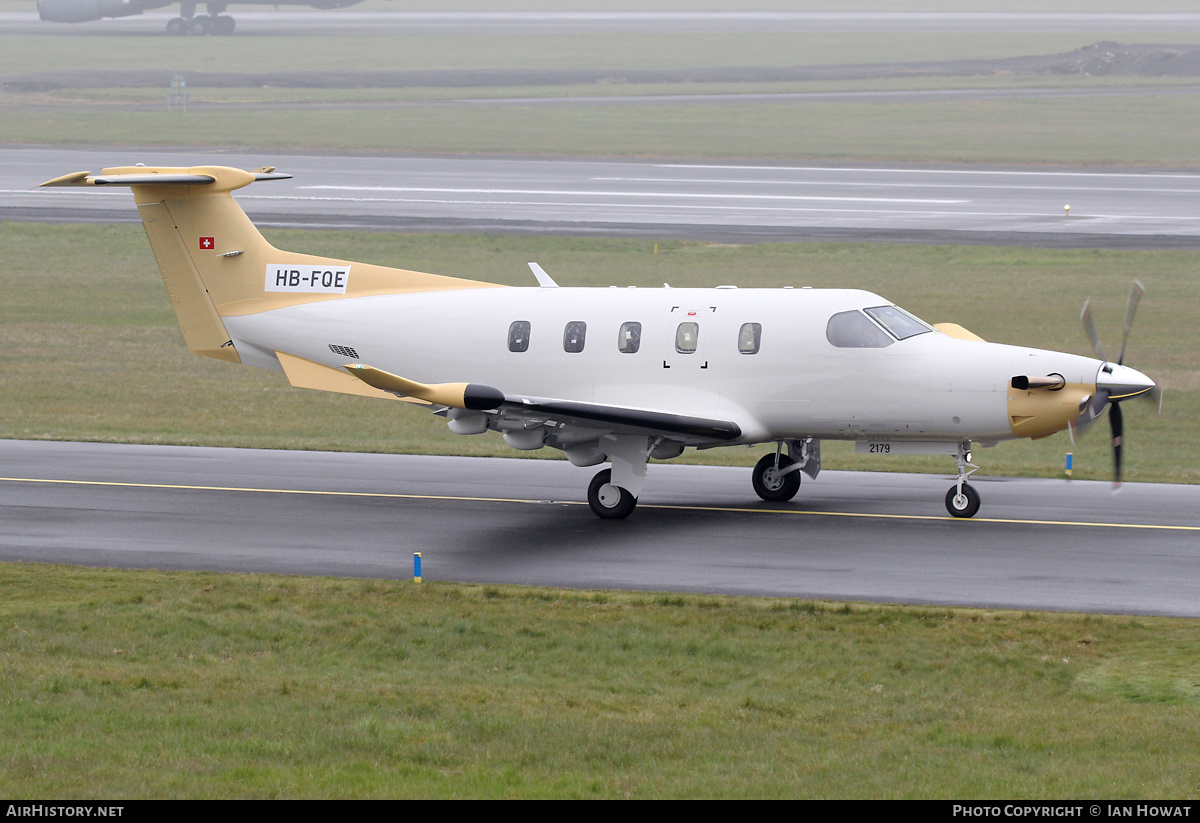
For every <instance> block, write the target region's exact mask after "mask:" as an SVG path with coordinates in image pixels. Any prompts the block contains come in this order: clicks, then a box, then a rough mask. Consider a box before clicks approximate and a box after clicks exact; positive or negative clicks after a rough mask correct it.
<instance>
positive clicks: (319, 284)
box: [42, 166, 496, 363]
mask: <svg viewBox="0 0 1200 823" xmlns="http://www.w3.org/2000/svg"><path fill="white" fill-rule="evenodd" d="M290 176H291V175H287V174H277V173H275V172H274V169H273V168H263V169H259V170H258V171H257V172H248V171H243V170H241V169H234V168H228V167H225V166H194V167H191V168H165V167H154V168H152V167H146V166H124V167H117V168H109V169H104V170H103V171H102V172H100V173H99V174H92V173H91V172H75V173H74V174H68V175H64V176H63V177H59V178H56V179H54V180H51V181H49V182H48V183H43V184H42V185H43V186H129V187H130V188H131V189H132V191H133V196H134V201H135V202H136V203H137V207H138V211H139V212H140V213H141V216H142V224H143V226H144V227H145V229H146V236H147V237H148V238H149V240H150V246H151V247H152V248H153V250H154V257H155V259H156V260H157V262H158V268H159V271H160V272H161V273H162V278H163V283H164V284H166V287H167V292H168V294H169V295H170V297H171V306H172V308H174V309H175V316H176V317H177V318H178V319H179V325H180V327H181V328H182V329H183V335H184V339H185V340H186V341H187V345H188V349H189V350H191V351H192V352H193V353H195V354H202V355H204V356H206V357H214V358H217V359H218V360H228V361H231V362H235V363H237V362H241V359H240V357H239V356H238V353H237V351H236V350H235V347H234V346H233V344H232V342H231V340H230V335H229V334H228V332H227V331H226V329H225V324H224V323H223V322H222V318H224V317H233V316H244V315H249V314H257V313H260V312H264V311H269V310H271V309H277V308H285V307H288V306H295V305H300V304H304V303H314V302H319V301H326V300H338V299H343V298H346V297H358V296H365V295H370V294H392V293H397V292H415V291H440V290H445V289H467V288H493V287H496V284H493V283H483V282H479V281H475V280H464V279H461V278H456V277H444V276H442V275H437V274H426V273H424V272H415V271H407V270H405V269H393V268H387V267H384V266H375V265H371V264H369V263H354V262H350V261H346V260H335V259H331V258H327V257H316V256H314V255H307V254H297V253H295V252H287V251H282V250H280V249H277V248H275V247H274V246H272V245H271V244H270V243H268V242H267V240H266V239H265V238H264V237H263V236H262V234H261V233H260V232H259V231H258V229H257V228H256V227H255V226H254V224H253V223H252V222H251V221H250V218H249V217H247V216H246V213H245V212H244V211H242V208H241V207H240V206H239V205H238V204H237V202H236V201H235V200H234V199H233V195H232V192H233V191H234V190H235V189H240V188H242V187H243V186H247V185H249V184H250V183H253V182H255V181H260V180H280V179H287V178H289V177H290Z"/></svg>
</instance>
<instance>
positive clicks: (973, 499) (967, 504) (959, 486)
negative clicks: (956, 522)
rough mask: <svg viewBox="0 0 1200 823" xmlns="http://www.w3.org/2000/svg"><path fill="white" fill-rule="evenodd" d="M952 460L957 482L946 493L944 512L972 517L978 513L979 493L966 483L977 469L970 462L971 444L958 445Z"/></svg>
mask: <svg viewBox="0 0 1200 823" xmlns="http://www.w3.org/2000/svg"><path fill="white" fill-rule="evenodd" d="M954 460H955V462H956V463H958V482H957V483H955V484H954V485H953V486H951V487H950V491H948V492H946V511H948V512H950V514H952V515H954V516H955V517H974V516H975V514H976V512H978V511H979V492H977V491H975V489H974V488H973V487H972V486H970V485H969V484H968V483H967V478H968V477H970V476H971V475H972V474H974V473H975V472H976V471H978V469H979V467H978V466H976V465H975V464H974V463H972V462H971V444H970V443H959V444H958V451H957V453H956V454H955V455H954ZM968 466H970V467H971V470H970V471H967V467H968Z"/></svg>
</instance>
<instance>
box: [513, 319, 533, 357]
mask: <svg viewBox="0 0 1200 823" xmlns="http://www.w3.org/2000/svg"><path fill="white" fill-rule="evenodd" d="M508 350H509V351H528V350H529V321H528V320H514V321H513V322H512V325H511V326H509V327H508Z"/></svg>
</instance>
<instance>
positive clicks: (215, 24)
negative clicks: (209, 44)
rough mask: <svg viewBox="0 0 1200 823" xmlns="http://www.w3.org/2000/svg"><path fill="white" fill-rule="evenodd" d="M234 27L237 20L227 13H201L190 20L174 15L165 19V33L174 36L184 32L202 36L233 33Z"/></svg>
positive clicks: (179, 35) (181, 34)
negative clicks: (169, 18)
mask: <svg viewBox="0 0 1200 823" xmlns="http://www.w3.org/2000/svg"><path fill="white" fill-rule="evenodd" d="M235 28H237V21H235V20H234V19H233V18H232V17H230V16H229V15H228V14H202V15H200V16H198V17H193V18H191V19H190V20H189V19H187V18H184V17H175V18H173V19H171V20H168V21H167V34H170V35H173V36H175V37H181V36H183V35H185V34H194V35H196V36H197V37H203V36H204V35H206V34H233V30H234V29H235Z"/></svg>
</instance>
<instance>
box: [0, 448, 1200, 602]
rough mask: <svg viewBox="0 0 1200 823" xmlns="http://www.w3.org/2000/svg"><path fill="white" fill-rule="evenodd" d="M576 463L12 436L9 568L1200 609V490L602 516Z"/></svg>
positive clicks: (673, 488) (915, 489)
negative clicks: (974, 511)
mask: <svg viewBox="0 0 1200 823" xmlns="http://www.w3.org/2000/svg"><path fill="white" fill-rule="evenodd" d="M591 474H592V472H591V470H581V469H576V468H574V467H572V466H571V465H569V464H568V463H566V462H564V461H550V460H519V459H483V458H451V457H427V456H415V455H365V454H342V453H322V452H282V451H257V450H249V449H216V448H196V447H173V446H135V445H113V444H94V443H57V442H31V441H11V440H10V441H0V477H2V478H3V479H0V523H2V524H3V525H2V526H0V560H3V561H39V562H59V563H69V564H77V565H88V566H113V567H125V568H157V569H201V570H220V571H231V572H278V573H284V574H312V575H335V576H351V577H384V578H406V577H409V576H411V575H412V554H413V552H418V551H419V552H421V553H422V557H423V568H422V571H423V577H424V578H425V579H426V580H456V581H471V582H480V583H513V584H529V585H546V586H556V587H569V588H587V589H638V590H659V591H686V592H710V593H724V594H739V595H772V596H787V597H803V598H817V599H834V600H869V601H877V602H898V603H917V604H939V605H956V606H982V607H997V608H1015V609H1049V610H1067V611H1082V612H1101V613H1133V614H1160V615H1175V616H1191V617H1195V616H1200V539H1198V538H1200V487H1196V486H1177V485H1165V484H1134V483H1130V484H1126V485H1125V487H1124V488H1123V490H1122V491H1121V492H1120V493H1119V494H1116V495H1114V494H1112V493H1111V490H1110V488H1109V485H1108V484H1107V483H1095V482H1082V481H1065V480H1046V479H1019V478H987V477H978V476H977V477H976V478H975V479H973V482H974V483H975V485H976V487H977V488H978V489H979V490H980V492H981V494H982V497H983V509H982V510H981V512H980V514H979V515H978V516H977V517H975V518H974V519H971V520H956V519H954V518H950V517H949V516H947V515H946V513H945V510H944V508H943V506H942V497H943V495H944V494H945V491H946V489H947V488H948V487H949V485H950V478H949V477H948V476H938V475H912V474H889V473H861V472H823V473H822V474H821V475H820V477H819V478H818V479H817V480H816V481H815V482H809V481H808V480H807V479H806V480H805V483H804V485H803V487H802V488H801V492H800V494H799V496H798V497H797V498H796V500H794V501H793V502H791V503H789V504H784V505H779V504H766V503H763V502H761V501H759V500H758V499H757V498H756V497H755V496H754V494H753V492H752V491H751V490H750V482H749V470H748V469H731V468H716V467H705V466H678V465H671V464H655V465H653V466H651V467H650V472H649V477H648V483H647V486H646V489H645V491H644V492H643V494H642V497H641V501H640V505H639V507H638V509H637V511H635V512H634V514H633V515H632V516H631V517H630V518H629V519H628V520H624V521H617V522H612V521H602V520H599V519H597V518H596V517H595V516H594V515H592V513H591V511H590V510H589V509H588V507H587V504H586V503H585V502H584V499H585V494H584V489H585V486H586V484H587V481H588V480H589V479H590V477H591Z"/></svg>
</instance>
